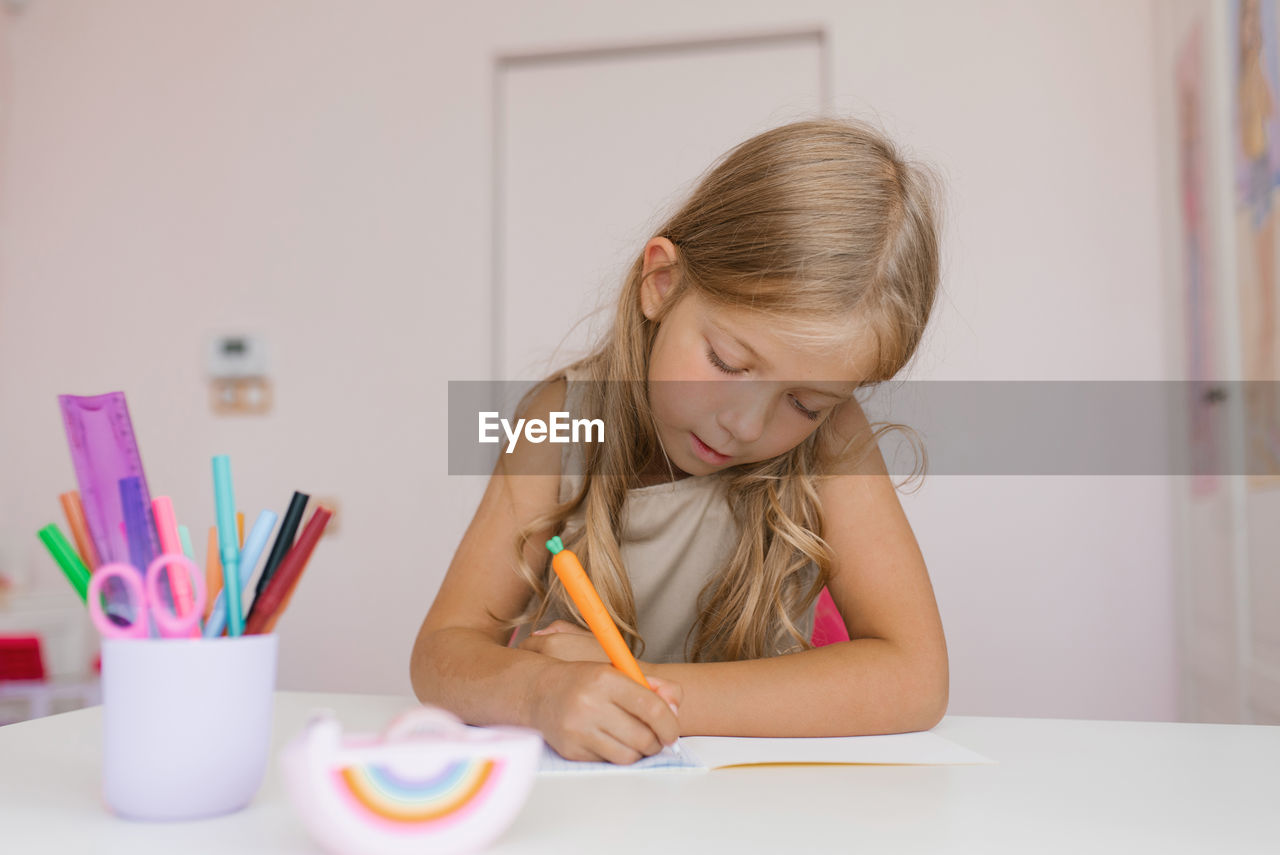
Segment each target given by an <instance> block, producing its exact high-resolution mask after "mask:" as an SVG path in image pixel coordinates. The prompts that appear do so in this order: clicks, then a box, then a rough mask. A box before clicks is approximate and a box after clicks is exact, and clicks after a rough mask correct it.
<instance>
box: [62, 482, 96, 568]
mask: <svg viewBox="0 0 1280 855" xmlns="http://www.w3.org/2000/svg"><path fill="white" fill-rule="evenodd" d="M58 499H59V500H60V501H61V502H62V511H63V513H65V514H66V515H67V525H68V526H70V528H71V536H72V537H73V538H74V539H75V542H76V551H77V552H79V553H80V560H82V561H84V566H86V567H88V568H89V570H90V572H92V571H94V570H97V569H98V565H99V564H101V563H102V559H100V558H99V557H98V547H97V546H95V545H94V543H93V537H92V536H91V535H90V534H89V525H88V523H86V522H85V519H84V505H82V504H81V503H80V491H79V490H72V491H71V492H70V493H63V494H62V495H61V496H59V497H58Z"/></svg>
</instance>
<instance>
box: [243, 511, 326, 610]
mask: <svg viewBox="0 0 1280 855" xmlns="http://www.w3.org/2000/svg"><path fill="white" fill-rule="evenodd" d="M309 498H311V497H310V496H308V495H307V494H306V493H299V492H298V491H297V490H294V491H293V498H292V499H290V500H289V510H287V511H285V512H284V522H282V523H281V524H280V531H279V532H278V533H277V534H276V542H275V543H273V544H272V545H271V554H270V555H269V556H267V564H266V566H265V567H263V568H262V575H261V576H259V577H258V586H257V587H256V588H254V590H253V605H252V606H250V607H249V613H248V614H247V615H245V620H246V621H248V620H249V618H251V617H253V611H254V609H256V608H257V607H258V600H259V599H261V598H262V592H263V591H264V590H265V589H266V587H267V583H268V582H270V581H271V577H272V576H274V575H275V572H276V568H277V567H279V566H280V562H281V561H283V560H284V556H285V555H286V554H287V553H288V552H289V548H290V547H292V546H293V538H294V535H296V534H297V533H298V524H299V523H301V522H302V512H303V511H305V510H306V509H307V499H309Z"/></svg>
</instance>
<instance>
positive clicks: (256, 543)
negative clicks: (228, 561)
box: [204, 511, 278, 638]
mask: <svg viewBox="0 0 1280 855" xmlns="http://www.w3.org/2000/svg"><path fill="white" fill-rule="evenodd" d="M277 519H278V517H277V516H276V514H275V512H274V511H263V512H262V513H260V514H258V521H257V522H255V523H254V524H253V529H252V530H251V531H250V532H249V536H248V537H246V538H245V539H244V552H242V553H240V586H239V589H238V590H239V592H240V593H243V592H244V589H245V588H246V587H248V585H249V577H250V576H252V575H253V569H254V568H255V567H257V566H258V559H259V558H261V557H262V553H263V551H264V550H266V548H267V541H268V540H270V539H271V530H272V529H274V528H275V527H276V520H277ZM240 593H237V594H236V596H237V597H239V596H240ZM225 596H227V591H226V588H225V587H224V588H223V589H222V590H221V591H219V592H218V598H217V599H215V600H214V601H213V611H211V612H209V622H208V623H206V624H205V625H204V637H205V638H217V637H218V636H220V635H222V628H223V627H224V626H226V625H227V610H226V609H225V608H223V605H222V603H223V599H222V598H223V597H225Z"/></svg>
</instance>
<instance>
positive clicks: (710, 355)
mask: <svg viewBox="0 0 1280 855" xmlns="http://www.w3.org/2000/svg"><path fill="white" fill-rule="evenodd" d="M707 359H709V360H711V364H712V365H714V366H715V367H716V368H719V369H720V370H721V371H723V372H724V373H725V374H741V373H742V369H741V368H730V367H729V366H728V365H726V364H725V362H724V360H723V359H721V358H720V357H719V356H717V355H716V352H715V351H714V350H712V349H711V348H709V347H708V348H707Z"/></svg>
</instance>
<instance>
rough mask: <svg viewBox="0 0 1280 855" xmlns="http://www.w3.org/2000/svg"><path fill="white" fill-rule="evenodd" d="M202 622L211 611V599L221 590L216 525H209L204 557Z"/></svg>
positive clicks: (206, 620)
mask: <svg viewBox="0 0 1280 855" xmlns="http://www.w3.org/2000/svg"><path fill="white" fill-rule="evenodd" d="M204 584H205V590H206V591H207V593H206V594H205V600H204V622H205V623H208V622H209V613H210V612H211V611H213V601H214V600H216V599H217V598H218V592H219V591H221V590H222V559H221V558H220V557H219V556H218V527H217V526H216V525H211V526H209V546H208V548H207V551H206V552H205V559H204Z"/></svg>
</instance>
